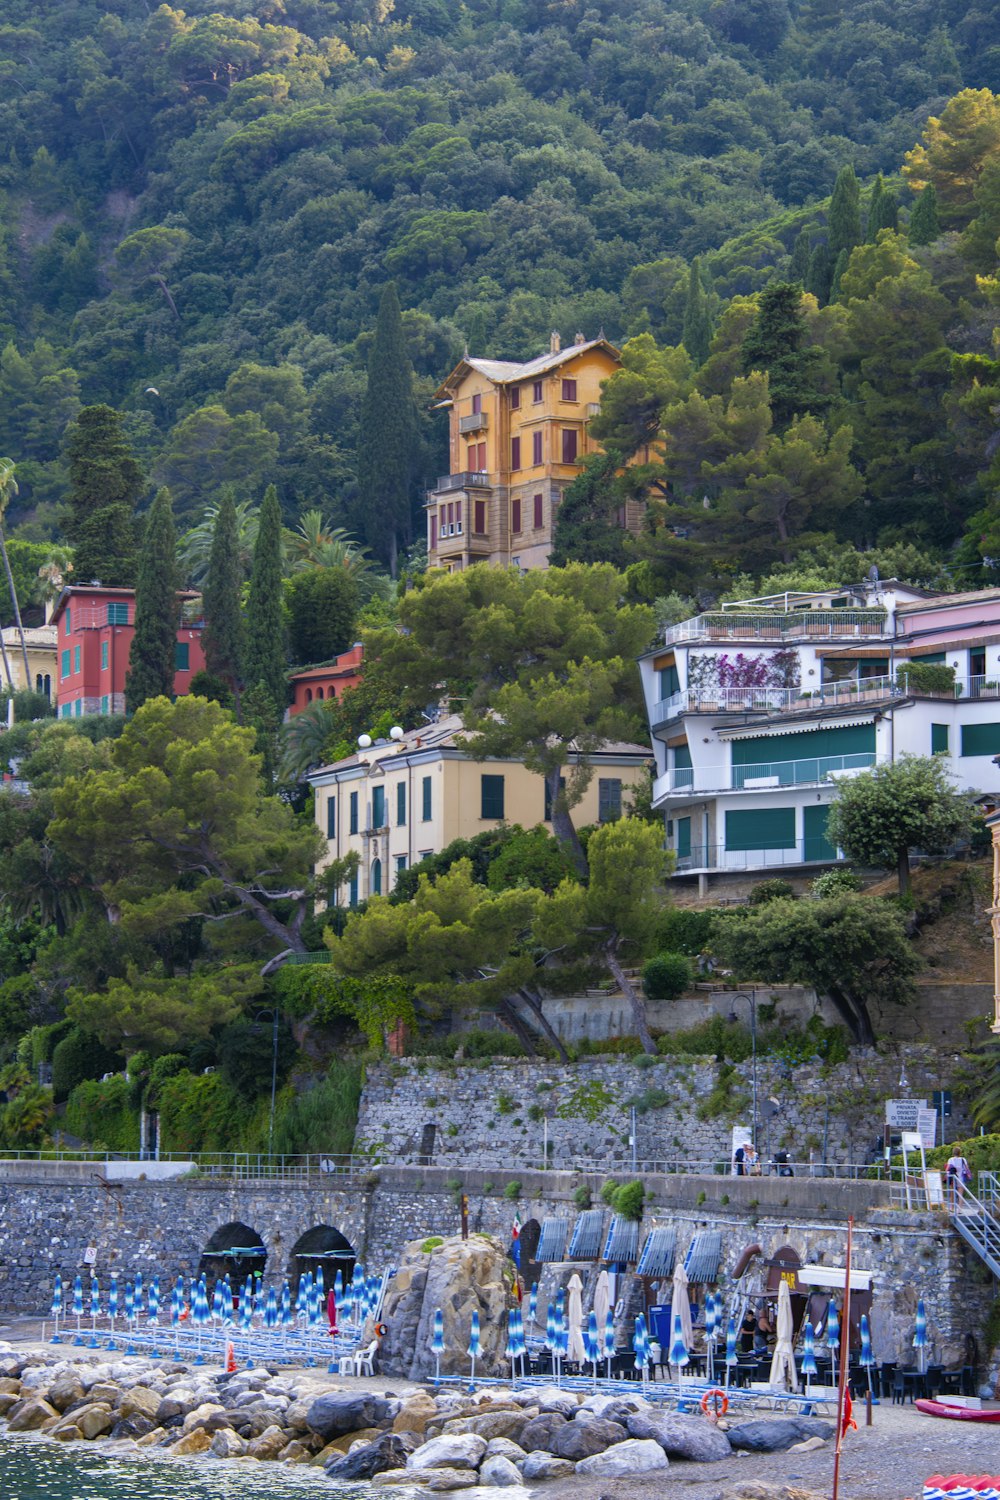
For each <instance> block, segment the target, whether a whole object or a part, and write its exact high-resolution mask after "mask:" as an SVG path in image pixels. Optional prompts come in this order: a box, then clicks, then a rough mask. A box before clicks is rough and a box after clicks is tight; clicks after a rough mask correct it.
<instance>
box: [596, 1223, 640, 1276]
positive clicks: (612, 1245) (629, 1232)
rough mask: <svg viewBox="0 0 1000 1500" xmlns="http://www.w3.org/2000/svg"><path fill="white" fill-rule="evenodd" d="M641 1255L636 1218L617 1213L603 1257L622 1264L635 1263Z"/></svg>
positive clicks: (609, 1231)
mask: <svg viewBox="0 0 1000 1500" xmlns="http://www.w3.org/2000/svg"><path fill="white" fill-rule="evenodd" d="M638 1257H639V1225H638V1222H637V1221H636V1220H635V1219H623V1218H622V1216H621V1214H615V1216H614V1218H613V1219H612V1220H611V1228H610V1229H609V1230H608V1238H607V1240H606V1241H605V1245H604V1256H603V1259H604V1260H606V1261H609V1262H610V1261H614V1262H617V1263H618V1264H620V1265H626V1264H628V1265H634V1263H635V1261H636V1260H637V1259H638Z"/></svg>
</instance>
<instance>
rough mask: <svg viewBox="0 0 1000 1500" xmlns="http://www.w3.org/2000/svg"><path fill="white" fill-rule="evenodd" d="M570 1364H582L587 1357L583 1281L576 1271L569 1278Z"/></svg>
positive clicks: (568, 1350) (568, 1351)
mask: <svg viewBox="0 0 1000 1500" xmlns="http://www.w3.org/2000/svg"><path fill="white" fill-rule="evenodd" d="M566 1358H567V1359H568V1360H569V1362H570V1364H574V1365H582V1364H583V1363H584V1361H585V1360H586V1358H587V1351H586V1349H585V1348H584V1345H583V1282H582V1281H581V1280H580V1278H579V1276H578V1275H577V1273H576V1272H575V1271H574V1272H573V1274H572V1276H571V1277H570V1278H569V1347H568V1349H567V1351H566Z"/></svg>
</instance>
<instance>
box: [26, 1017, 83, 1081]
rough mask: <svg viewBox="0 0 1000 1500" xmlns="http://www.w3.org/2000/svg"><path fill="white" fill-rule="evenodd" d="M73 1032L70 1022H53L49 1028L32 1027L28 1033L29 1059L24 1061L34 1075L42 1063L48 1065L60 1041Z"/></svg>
mask: <svg viewBox="0 0 1000 1500" xmlns="http://www.w3.org/2000/svg"><path fill="white" fill-rule="evenodd" d="M72 1030H73V1022H72V1021H55V1022H53V1024H52V1025H51V1026H33V1027H32V1028H31V1031H30V1032H29V1033H28V1041H29V1047H30V1057H29V1058H27V1059H26V1061H27V1062H28V1065H29V1067H30V1068H31V1069H32V1071H33V1072H34V1073H37V1072H38V1069H39V1068H40V1067H41V1065H42V1063H50V1062H51V1061H52V1054H53V1052H54V1051H55V1049H56V1047H57V1046H58V1045H59V1043H60V1042H61V1041H62V1039H63V1037H64V1036H68V1035H69V1033H70V1032H71V1031H72Z"/></svg>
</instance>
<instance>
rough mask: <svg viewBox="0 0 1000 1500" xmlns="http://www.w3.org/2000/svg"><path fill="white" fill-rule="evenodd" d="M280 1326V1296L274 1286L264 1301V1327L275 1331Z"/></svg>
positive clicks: (268, 1291) (270, 1287)
mask: <svg viewBox="0 0 1000 1500" xmlns="http://www.w3.org/2000/svg"><path fill="white" fill-rule="evenodd" d="M277 1326H278V1294H277V1292H276V1291H275V1290H274V1287H273V1286H269V1287H268V1289H267V1297H266V1298H265V1301H264V1327H265V1328H267V1329H268V1330H273V1329H275V1328H277Z"/></svg>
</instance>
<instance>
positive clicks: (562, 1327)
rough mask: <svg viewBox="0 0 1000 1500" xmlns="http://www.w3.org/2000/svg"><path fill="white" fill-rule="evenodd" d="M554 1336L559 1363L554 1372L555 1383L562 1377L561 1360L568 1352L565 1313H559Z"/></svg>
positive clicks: (567, 1329)
mask: <svg viewBox="0 0 1000 1500" xmlns="http://www.w3.org/2000/svg"><path fill="white" fill-rule="evenodd" d="M556 1337H557V1339H558V1341H559V1364H558V1370H557V1374H556V1385H558V1384H559V1382H560V1381H561V1379H562V1362H563V1360H564V1359H565V1358H566V1356H567V1355H568V1353H569V1319H568V1318H567V1316H566V1314H565V1313H564V1312H563V1313H560V1314H559V1318H558V1321H557V1323H556Z"/></svg>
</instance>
